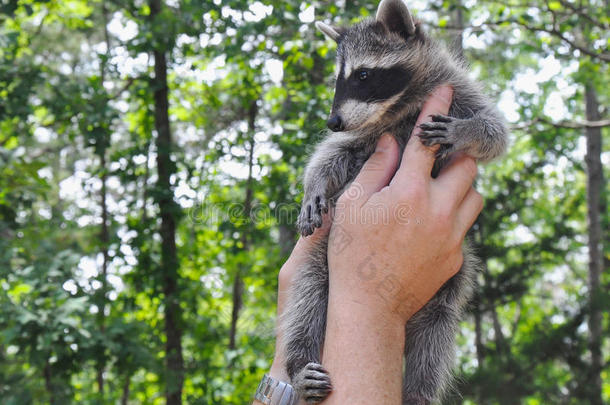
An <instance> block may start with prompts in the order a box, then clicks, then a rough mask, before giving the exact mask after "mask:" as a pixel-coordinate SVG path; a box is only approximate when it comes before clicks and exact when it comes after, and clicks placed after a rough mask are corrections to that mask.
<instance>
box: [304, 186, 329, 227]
mask: <svg viewBox="0 0 610 405" xmlns="http://www.w3.org/2000/svg"><path fill="white" fill-rule="evenodd" d="M326 212H328V201H326V198H324V196H323V195H316V196H315V197H313V198H307V197H306V198H305V200H304V201H303V205H302V206H301V213H300V214H299V218H298V220H297V228H298V229H299V232H300V233H301V235H303V236H309V235H311V234H312V233H313V231H314V230H315V229H316V228H319V227H321V226H322V215H323V214H325V213H326Z"/></svg>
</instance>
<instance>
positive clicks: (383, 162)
mask: <svg viewBox="0 0 610 405" xmlns="http://www.w3.org/2000/svg"><path fill="white" fill-rule="evenodd" d="M397 165H398V143H396V140H395V139H394V137H393V136H391V135H389V134H384V135H382V136H381V138H380V139H379V141H378V142H377V148H376V149H375V152H374V153H373V154H372V155H371V157H370V158H369V159H368V160H367V161H366V162H365V163H364V166H362V169H361V170H360V173H358V176H356V178H355V179H354V181H353V182H352V184H351V185H350V186H349V187H348V188H347V190H345V192H344V193H343V195H342V196H341V199H342V200H344V201H345V200H347V201H355V202H357V203H358V204H359V205H363V204H364V203H365V202H367V201H368V199H369V198H370V197H371V195H373V194H374V193H376V192H378V191H379V190H381V189H382V188H383V187H385V186H387V185H388V183H389V182H390V179H391V178H392V176H393V175H394V173H395V172H396V166H397Z"/></svg>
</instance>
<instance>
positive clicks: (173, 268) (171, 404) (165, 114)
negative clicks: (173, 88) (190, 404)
mask: <svg viewBox="0 0 610 405" xmlns="http://www.w3.org/2000/svg"><path fill="white" fill-rule="evenodd" d="M149 5H150V18H151V20H152V21H153V24H154V22H155V21H154V20H155V18H156V17H157V15H159V13H160V12H161V7H162V4H161V0H150V4H149ZM159 42H160V43H161V45H160V44H159ZM164 42H165V41H164V39H161V38H158V41H156V43H155V45H154V49H153V55H154V60H155V62H154V63H155V77H154V80H153V84H152V88H153V91H154V103H155V105H154V115H155V129H156V131H157V137H156V139H155V146H156V149H157V174H158V179H157V190H156V192H155V200H156V202H157V205H158V207H159V215H160V217H161V230H160V236H161V268H160V271H161V276H162V280H163V311H164V313H163V314H164V318H165V336H166V343H165V396H166V404H167V405H178V404H181V403H182V385H183V381H184V360H183V358H182V322H181V318H182V314H181V309H180V297H179V289H178V268H179V263H178V254H177V250H176V222H177V219H176V216H177V215H176V214H177V212H178V210H179V207H178V206H177V204H176V203H175V201H174V190H173V187H172V185H171V183H170V178H171V176H172V174H174V172H175V168H174V164H173V162H172V160H171V149H172V138H171V131H170V126H169V102H168V88H167V59H166V51H167V50H166V49H164V48H163V46H164V45H162V44H163V43H164Z"/></svg>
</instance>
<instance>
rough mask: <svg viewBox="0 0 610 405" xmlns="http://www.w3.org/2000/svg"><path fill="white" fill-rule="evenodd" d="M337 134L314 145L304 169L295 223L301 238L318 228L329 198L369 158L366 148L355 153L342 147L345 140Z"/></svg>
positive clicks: (351, 177) (341, 188) (332, 196)
mask: <svg viewBox="0 0 610 405" xmlns="http://www.w3.org/2000/svg"><path fill="white" fill-rule="evenodd" d="M341 135H342V134H341ZM341 135H337V134H333V136H331V137H329V138H327V139H326V140H325V141H324V142H322V143H321V144H320V145H318V148H317V149H316V152H315V153H314V154H313V156H312V157H311V159H310V161H309V164H308V165H307V168H306V169H305V179H304V181H303V183H304V189H305V195H304V197H303V203H302V205H301V212H300V214H299V217H298V220H297V228H298V230H299V232H300V233H301V235H303V236H308V235H311V234H312V233H313V232H314V230H315V229H316V228H319V227H320V226H322V215H323V214H324V213H326V212H327V211H328V210H329V208H330V205H331V204H332V203H333V201H332V199H333V198H334V197H335V196H336V195H337V194H338V193H339V192H340V191H341V190H343V188H344V187H345V185H346V184H347V183H349V182H350V181H351V180H352V179H353V178H354V177H355V175H356V173H358V171H359V170H360V168H361V167H362V165H363V164H364V161H365V160H366V159H367V158H368V156H369V155H370V151H369V150H368V149H370V147H368V148H364V147H363V148H362V150H361V151H358V152H354V150H353V148H346V147H343V146H342V143H345V142H346V141H345V140H343V139H341Z"/></svg>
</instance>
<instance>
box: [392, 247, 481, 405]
mask: <svg viewBox="0 0 610 405" xmlns="http://www.w3.org/2000/svg"><path fill="white" fill-rule="evenodd" d="M463 250H464V264H463V265H462V268H461V269H460V271H459V272H458V273H457V274H456V275H455V276H453V277H452V278H451V279H450V280H449V281H447V283H445V285H444V286H443V287H442V288H441V289H440V290H439V291H438V292H437V294H436V295H435V296H434V297H433V298H432V299H431V300H430V301H429V302H428V303H427V304H426V305H425V306H424V307H423V308H422V309H421V310H419V312H417V313H416V314H415V315H414V316H413V317H412V318H411V319H410V320H409V322H407V325H406V340H405V360H406V361H405V363H406V372H405V377H404V382H403V405H425V404H430V403H433V402H435V401H438V400H439V397H441V396H442V394H443V392H444V391H445V390H446V389H447V387H448V386H449V385H450V383H451V379H452V373H451V369H452V367H453V360H454V357H455V337H456V334H457V332H458V328H459V322H460V319H461V314H462V311H463V308H464V306H465V305H466V303H467V301H468V299H469V298H470V295H471V292H472V284H473V281H474V277H475V274H476V268H477V266H478V260H477V258H476V257H475V256H474V255H473V254H472V253H470V252H469V248H468V246H467V245H465V246H464V249H463Z"/></svg>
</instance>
